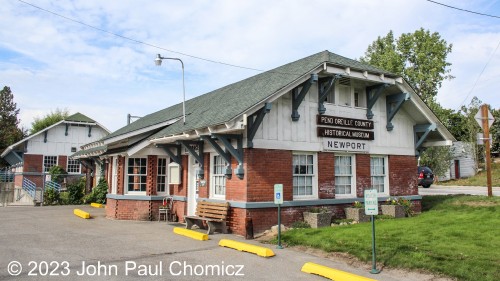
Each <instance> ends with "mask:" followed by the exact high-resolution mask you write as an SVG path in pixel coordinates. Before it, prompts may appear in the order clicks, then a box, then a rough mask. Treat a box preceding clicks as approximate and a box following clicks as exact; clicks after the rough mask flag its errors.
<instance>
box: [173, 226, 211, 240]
mask: <svg viewBox="0 0 500 281" xmlns="http://www.w3.org/2000/svg"><path fill="white" fill-rule="evenodd" d="M174 233H177V234H179V235H184V236H186V237H189V238H193V239H196V240H200V241H206V240H208V234H206V233H201V232H197V231H194V230H191V229H185V228H180V227H174Z"/></svg>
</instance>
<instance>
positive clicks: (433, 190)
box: [418, 184, 500, 196]
mask: <svg viewBox="0 0 500 281" xmlns="http://www.w3.org/2000/svg"><path fill="white" fill-rule="evenodd" d="M492 190H493V196H500V187H493V188H492ZM418 194H420V195H453V194H468V195H484V196H486V195H488V189H487V187H486V186H446V185H437V184H433V185H431V187H429V188H423V187H419V188H418Z"/></svg>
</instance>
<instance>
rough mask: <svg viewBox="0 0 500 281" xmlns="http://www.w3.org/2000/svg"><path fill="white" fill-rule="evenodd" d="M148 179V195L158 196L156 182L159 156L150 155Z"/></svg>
mask: <svg viewBox="0 0 500 281" xmlns="http://www.w3.org/2000/svg"><path fill="white" fill-rule="evenodd" d="M147 173H148V174H147V179H146V195H149V196H150V195H156V181H157V175H158V156H156V155H148V168H147Z"/></svg>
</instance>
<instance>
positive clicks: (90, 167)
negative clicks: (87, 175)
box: [78, 159, 94, 173]
mask: <svg viewBox="0 0 500 281" xmlns="http://www.w3.org/2000/svg"><path fill="white" fill-rule="evenodd" d="M78 160H80V163H82V165H83V166H85V168H87V169H89V170H90V172H91V173H93V172H94V167H93V165H92V163H91V162H90V161H88V160H86V159H78Z"/></svg>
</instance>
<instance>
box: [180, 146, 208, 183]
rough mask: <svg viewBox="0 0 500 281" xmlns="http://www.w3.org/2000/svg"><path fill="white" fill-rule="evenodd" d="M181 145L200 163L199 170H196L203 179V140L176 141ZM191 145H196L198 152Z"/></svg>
mask: <svg viewBox="0 0 500 281" xmlns="http://www.w3.org/2000/svg"><path fill="white" fill-rule="evenodd" d="M177 143H179V144H180V145H181V146H182V147H184V148H185V149H186V150H187V151H188V153H189V154H190V155H192V156H193V157H194V158H195V159H196V161H198V163H199V165H200V170H198V171H197V173H198V174H197V175H198V176H199V177H200V178H201V179H203V177H204V174H203V171H204V163H205V162H204V161H203V141H177ZM193 146H197V147H198V153H196V150H195V149H194V148H193Z"/></svg>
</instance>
